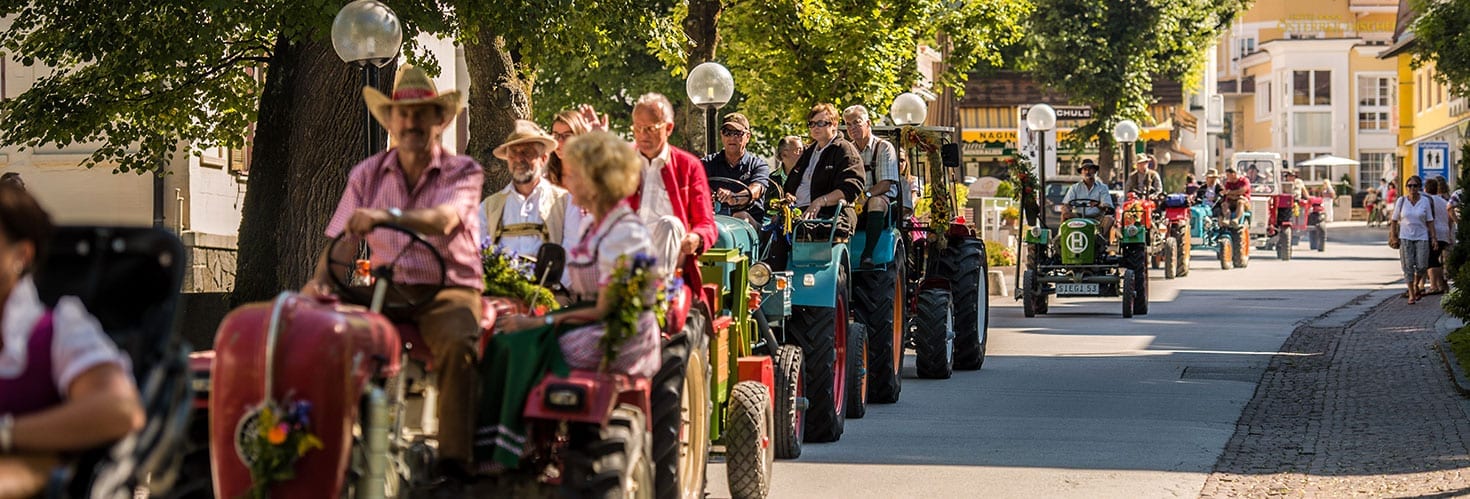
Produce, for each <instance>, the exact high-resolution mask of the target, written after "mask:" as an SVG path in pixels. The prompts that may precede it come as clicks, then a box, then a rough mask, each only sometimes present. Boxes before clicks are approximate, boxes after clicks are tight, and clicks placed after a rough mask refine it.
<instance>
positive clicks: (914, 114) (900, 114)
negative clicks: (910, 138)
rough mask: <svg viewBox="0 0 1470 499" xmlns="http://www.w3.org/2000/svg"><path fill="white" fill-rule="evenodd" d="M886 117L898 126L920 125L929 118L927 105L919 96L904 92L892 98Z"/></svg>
mask: <svg viewBox="0 0 1470 499" xmlns="http://www.w3.org/2000/svg"><path fill="white" fill-rule="evenodd" d="M888 116H890V117H892V118H893V124H895V125H898V126H904V125H922V124H924V120H925V119H926V118H928V117H929V103H927V102H924V98H923V97H919V94H916V93H913V92H904V93H901V94H898V97H894V98H893V104H892V105H890V106H888Z"/></svg>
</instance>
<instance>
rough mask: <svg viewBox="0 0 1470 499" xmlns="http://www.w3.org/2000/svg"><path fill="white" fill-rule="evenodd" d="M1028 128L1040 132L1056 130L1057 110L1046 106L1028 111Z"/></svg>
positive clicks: (1038, 105) (1037, 106)
mask: <svg viewBox="0 0 1470 499" xmlns="http://www.w3.org/2000/svg"><path fill="white" fill-rule="evenodd" d="M1026 126H1027V127H1029V128H1031V129H1032V130H1036V131H1039V132H1045V131H1047V130H1051V129H1052V128H1056V126H1057V110H1056V109H1052V107H1051V106H1048V105H1046V104H1037V105H1035V106H1031V109H1030V110H1028V111H1026Z"/></svg>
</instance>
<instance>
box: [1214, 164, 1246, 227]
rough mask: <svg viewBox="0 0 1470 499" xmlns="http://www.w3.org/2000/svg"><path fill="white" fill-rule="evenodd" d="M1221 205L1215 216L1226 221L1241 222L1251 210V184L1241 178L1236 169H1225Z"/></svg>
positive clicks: (1218, 205) (1217, 206) (1218, 206)
mask: <svg viewBox="0 0 1470 499" xmlns="http://www.w3.org/2000/svg"><path fill="white" fill-rule="evenodd" d="M1221 194H1222V195H1223V196H1222V197H1221V199H1220V204H1217V205H1215V206H1216V209H1215V212H1216V213H1215V214H1216V215H1217V216H1223V217H1224V218H1225V219H1226V220H1239V219H1240V217H1241V216H1242V215H1245V210H1248V209H1250V201H1251V182H1250V180H1247V179H1246V178H1245V177H1242V176H1240V172H1237V171H1236V170H1235V167H1233V166H1231V167H1227V168H1225V188H1224V191H1223V192H1221Z"/></svg>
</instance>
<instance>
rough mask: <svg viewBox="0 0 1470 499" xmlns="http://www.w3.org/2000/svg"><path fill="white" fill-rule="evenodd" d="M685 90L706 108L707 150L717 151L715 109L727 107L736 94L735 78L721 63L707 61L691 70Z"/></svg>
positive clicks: (691, 97)
mask: <svg viewBox="0 0 1470 499" xmlns="http://www.w3.org/2000/svg"><path fill="white" fill-rule="evenodd" d="M684 91H685V92H687V93H688V94H689V102H692V103H694V105H695V106H696V107H698V108H700V109H702V110H704V123H705V127H704V132H705V134H704V135H705V152H706V153H712V152H715V150H717V149H718V145H717V142H716V140H715V132H717V130H716V129H715V128H716V127H717V126H718V125H717V124H716V123H715V119H714V111H715V110H718V109H719V108H722V107H725V104H726V103H729V102H730V97H731V96H733V95H735V78H734V77H733V76H730V70H729V69H725V66H722V65H720V63H718V62H706V63H703V64H700V65H698V66H695V67H694V70H692V71H690V72H689V78H688V79H687V80H685V81H684Z"/></svg>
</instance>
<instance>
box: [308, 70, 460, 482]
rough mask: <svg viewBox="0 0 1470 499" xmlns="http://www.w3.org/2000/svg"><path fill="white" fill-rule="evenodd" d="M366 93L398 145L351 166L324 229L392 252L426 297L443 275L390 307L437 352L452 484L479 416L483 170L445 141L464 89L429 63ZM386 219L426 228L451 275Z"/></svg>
mask: <svg viewBox="0 0 1470 499" xmlns="http://www.w3.org/2000/svg"><path fill="white" fill-rule="evenodd" d="M362 94H363V100H365V101H367V105H368V110H369V111H370V112H371V113H372V115H373V118H376V119H377V121H378V123H379V124H381V125H383V127H384V128H386V129H387V130H388V135H389V136H390V137H392V140H393V145H394V147H393V148H392V149H389V150H387V151H383V152H381V153H378V154H374V155H372V156H370V157H368V158H367V159H365V160H363V161H362V162H361V163H358V164H357V166H354V167H353V168H352V172H351V173H350V174H348V177H347V189H346V191H344V192H343V193H342V199H341V201H339V202H338V204H337V211H336V213H335V214H333V215H332V220H331V222H330V223H328V224H327V230H326V235H327V236H328V237H336V236H337V235H339V234H342V233H343V232H344V231H346V232H347V233H349V234H351V235H354V236H362V237H363V238H364V239H365V240H366V242H367V246H368V248H369V249H370V250H371V251H372V257H371V258H372V263H373V265H374V266H381V265H387V264H389V260H390V259H395V260H396V263H394V264H393V265H394V268H395V273H394V277H393V280H394V282H395V283H396V284H397V286H396V287H397V288H399V289H401V290H402V291H403V292H404V293H407V294H410V295H420V296H422V295H423V294H424V293H428V292H430V291H432V290H434V289H436V288H438V286H439V283H440V282H441V279H442V280H443V282H444V283H445V287H444V288H443V289H441V290H439V291H438V292H437V294H435V295H434V296H433V297H432V298H431V299H429V300H428V301H427V302H426V303H425V304H423V305H421V306H419V307H417V308H415V309H412V310H402V311H394V312H392V313H389V314H388V315H389V317H390V318H392V319H393V320H395V321H404V322H413V323H416V324H417V325H418V327H419V331H420V332H421V333H422V334H423V337H424V340H425V342H427V343H428V347H429V351H430V352H432V353H433V355H434V369H435V370H436V371H437V372H438V388H439V408H438V409H439V435H438V441H439V458H440V461H439V462H440V471H441V474H440V475H441V476H443V477H445V479H446V482H445V483H443V485H445V486H446V487H449V488H454V487H456V486H458V485H459V484H461V483H463V482H464V481H467V480H468V479H469V475H468V474H467V473H466V470H467V469H468V468H467V464H468V461H469V458H470V444H471V442H472V441H473V439H474V434H473V433H472V431H471V426H470V425H471V421H473V417H474V414H473V413H472V411H473V406H472V405H471V402H470V401H472V400H474V394H473V392H472V388H473V385H474V377H473V376H474V373H473V370H472V369H473V365H474V358H475V349H474V346H475V341H476V340H477V339H478V335H479V331H480V326H479V324H480V290H481V289H482V288H483V287H484V284H483V282H482V278H481V275H482V270H481V267H480V247H479V237H478V236H479V234H480V217H479V215H478V214H477V213H476V212H477V208H478V207H479V201H480V189H481V186H482V184H483V182H484V173H483V172H482V171H481V169H480V168H481V167H480V164H479V163H476V162H475V160H474V159H471V158H470V157H469V156H461V155H455V154H452V153H451V152H449V151H446V150H444V148H443V147H442V146H441V145H440V139H441V138H442V137H443V135H444V130H445V128H447V127H448V126H449V124H450V122H452V121H453V120H454V117H455V115H457V114H459V110H460V108H461V107H462V105H463V104H462V102H463V101H462V99H461V98H460V93H459V92H457V91H450V92H444V93H439V91H438V89H437V88H435V86H434V82H433V81H432V80H430V79H429V76H428V75H427V74H425V73H424V71H423V70H422V69H419V68H416V67H413V66H409V65H404V66H402V67H401V68H400V69H399V71H398V78H397V79H396V81H395V82H394V84H393V94H392V95H391V96H388V95H383V94H382V93H380V92H378V91H377V89H374V88H372V87H364V88H363V89H362ZM386 223H395V224H398V225H401V226H404V227H407V228H409V229H411V230H414V231H417V232H419V233H420V234H424V235H425V238H424V239H425V240H426V241H428V242H429V243H430V244H432V245H434V246H435V248H436V249H437V250H438V252H439V253H440V254H442V255H443V256H444V267H443V269H444V274H443V275H440V273H439V265H438V264H437V263H435V259H434V256H433V255H432V254H431V252H430V251H429V250H428V249H427V248H424V247H422V245H416V244H410V243H409V242H408V240H407V238H405V237H403V236H402V235H401V234H398V233H395V232H391V231H374V230H373V228H374V227H376V226H378V225H380V224H386ZM337 246H339V247H344V246H349V245H337ZM339 251H341V249H340V248H339ZM343 259H345V260H346V261H351V259H352V256H351V255H346V256H341V255H338V256H336V257H335V258H334V260H343ZM335 271H337V269H333V270H328V268H327V255H326V253H325V252H324V253H323V254H322V257H321V259H320V260H319V261H318V262H317V269H316V275H315V276H314V277H313V278H312V279H311V280H310V281H308V282H307V283H306V285H305V286H304V287H303V288H302V293H304V294H308V295H324V294H327V293H329V292H330V290H329V288H328V287H327V283H329V282H331V281H330V277H328V274H327V273H328V272H335Z"/></svg>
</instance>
